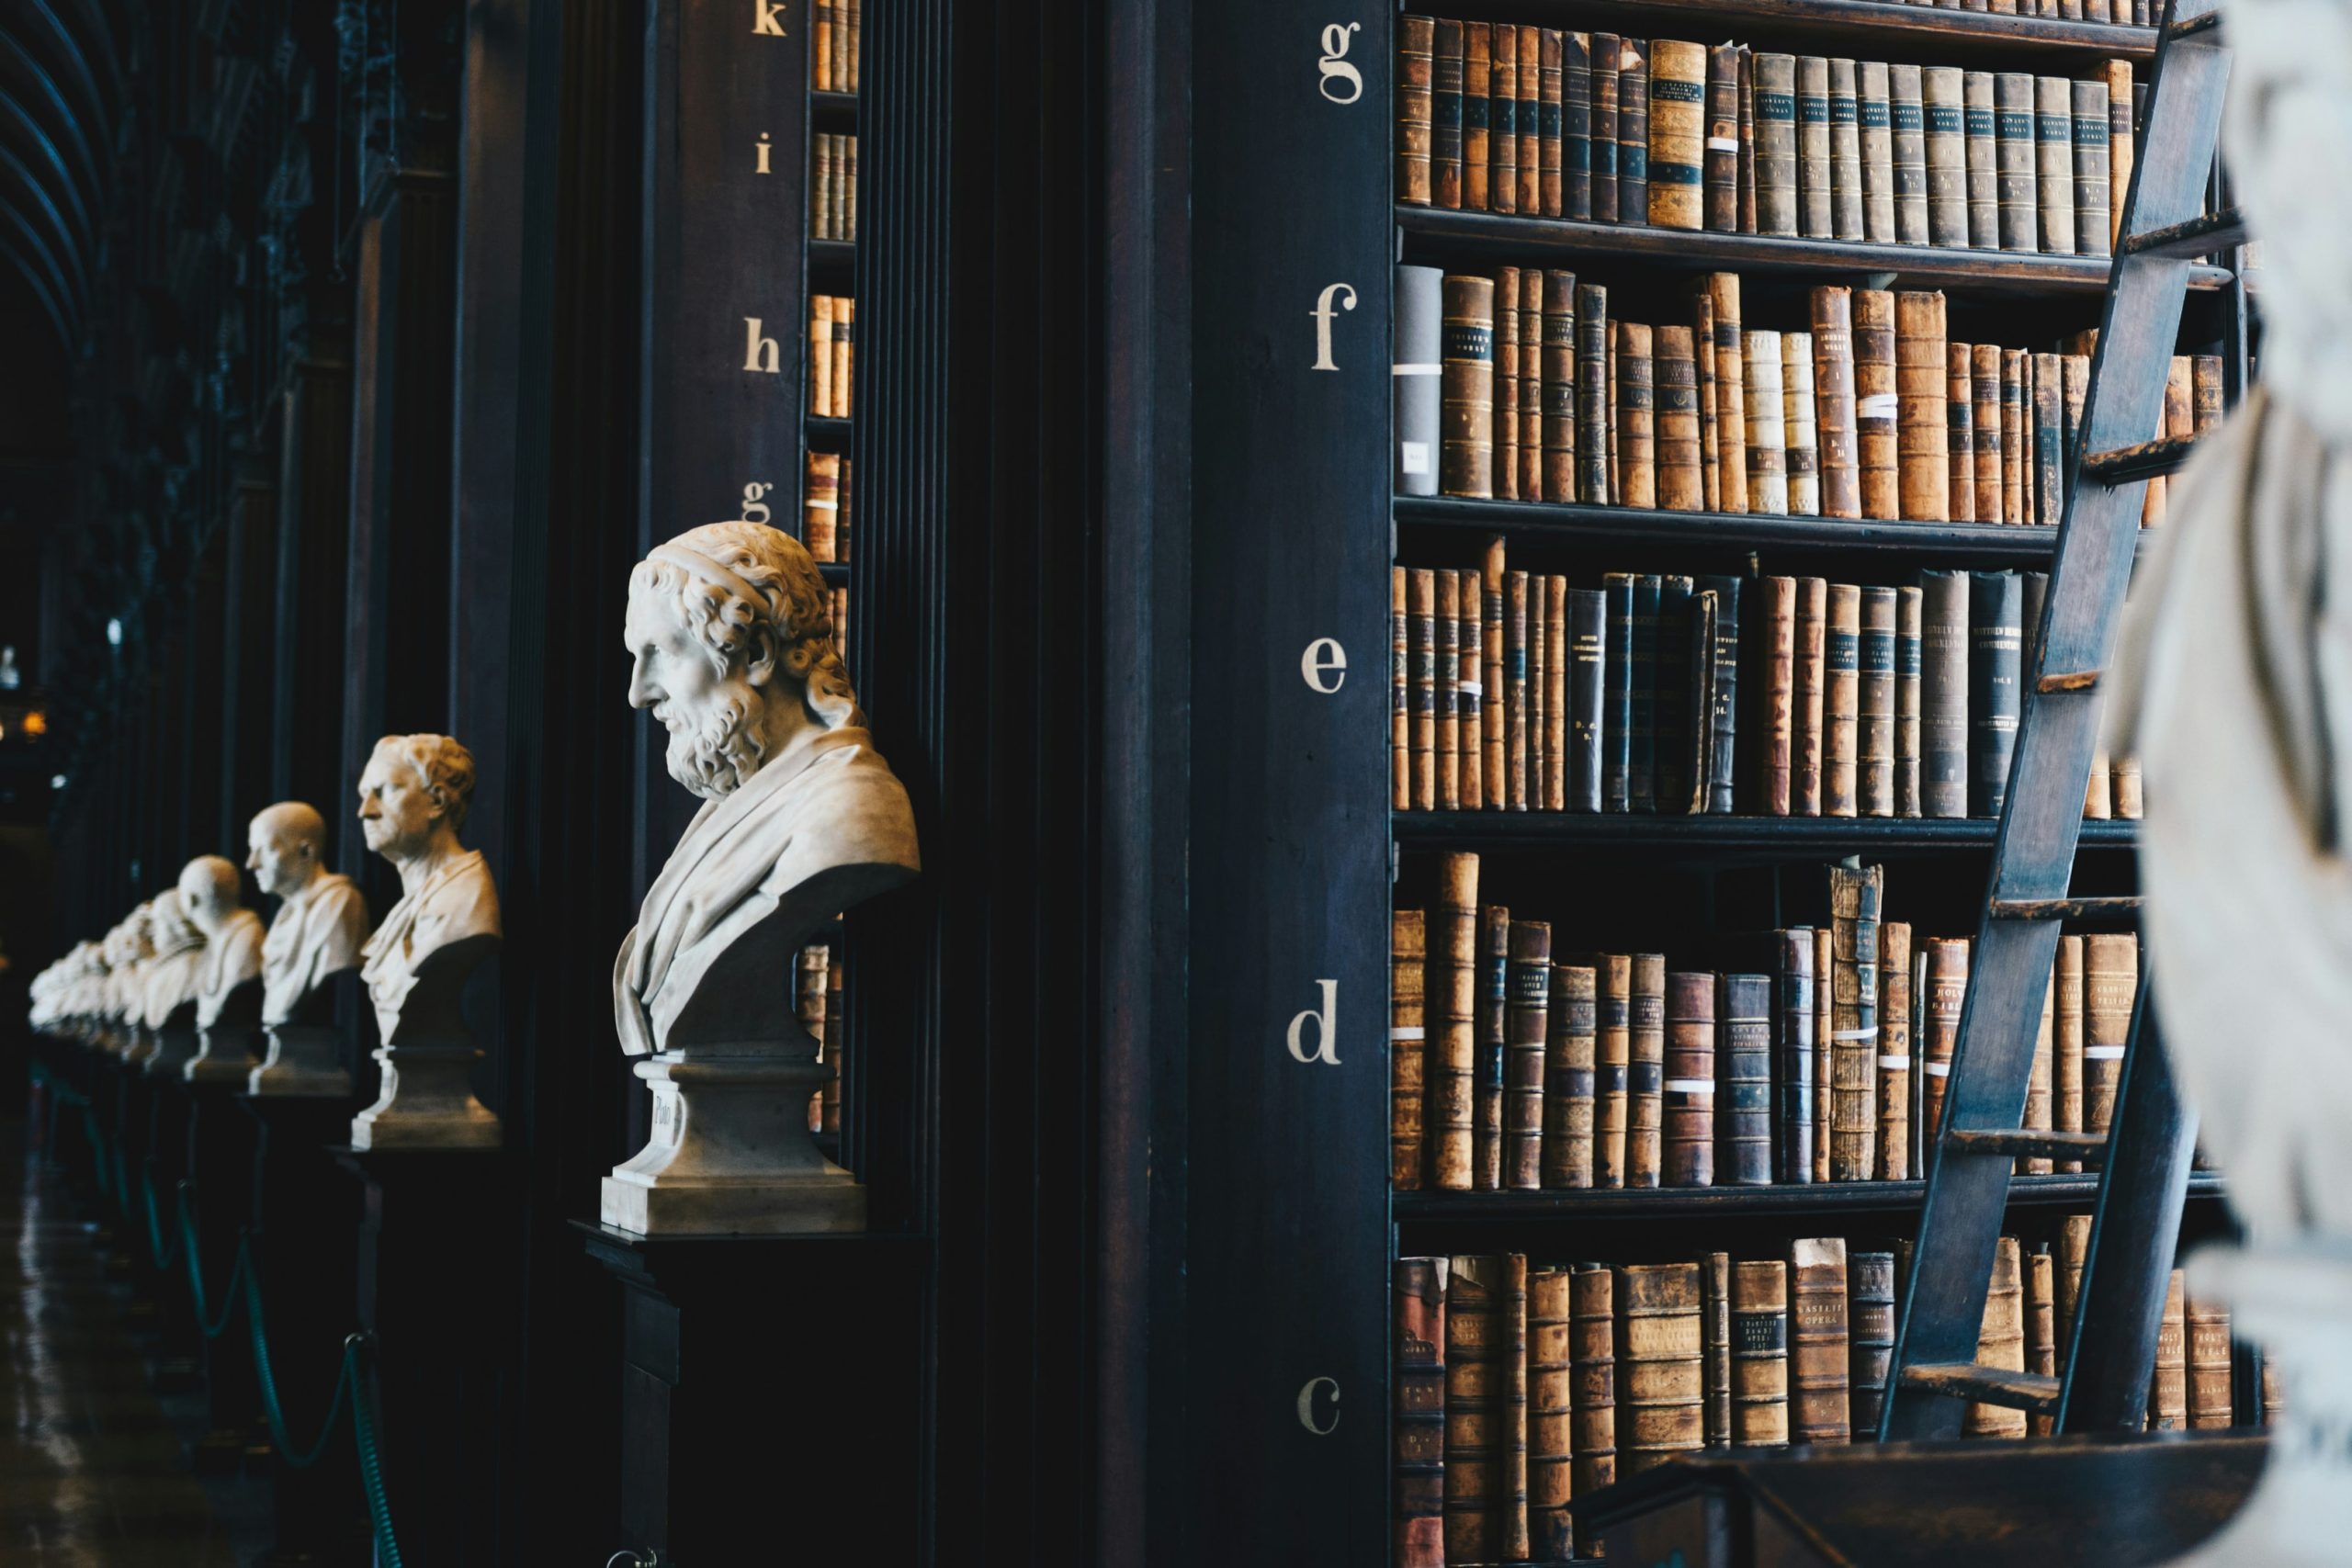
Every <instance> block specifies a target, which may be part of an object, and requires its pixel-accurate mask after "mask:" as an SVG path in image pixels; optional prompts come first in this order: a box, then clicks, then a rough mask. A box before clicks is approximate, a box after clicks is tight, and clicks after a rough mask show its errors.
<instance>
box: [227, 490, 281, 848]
mask: <svg viewBox="0 0 2352 1568" xmlns="http://www.w3.org/2000/svg"><path fill="white" fill-rule="evenodd" d="M225 588H226V595H225V598H224V601H223V607H222V615H221V618H222V623H223V625H222V627H221V644H220V700H221V711H220V734H221V747H220V829H219V830H218V831H217V832H216V833H215V834H214V840H215V843H216V848H215V850H214V852H215V853H217V854H223V855H227V856H228V857H229V858H230V859H231V860H232V861H235V862H236V863H238V864H240V865H243V863H244V860H245V828H246V824H248V823H249V822H251V821H252V820H253V815H254V812H256V811H258V810H260V809H261V808H262V807H265V806H267V805H269V804H270V803H272V802H273V801H275V800H277V799H278V798H279V797H278V796H277V795H272V794H270V793H269V786H270V776H269V775H270V750H271V748H270V730H271V720H272V716H273V714H272V705H273V702H274V696H275V691H276V685H277V660H278V655H279V646H280V645H279V643H278V640H277V615H276V614H275V611H276V608H277V606H276V603H275V601H276V598H277V486H276V485H275V484H273V483H272V482H271V480H270V479H269V477H268V475H267V474H266V473H265V472H264V471H262V470H261V469H260V468H256V467H253V466H247V467H245V468H243V469H242V470H241V471H240V472H239V474H238V475H237V482H236V491H235V493H234V495H233V497H232V501H231V503H230V513H229V538H228V562H227V575H226V580H225Z"/></svg>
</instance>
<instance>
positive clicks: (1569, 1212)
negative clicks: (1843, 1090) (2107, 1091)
mask: <svg viewBox="0 0 2352 1568" xmlns="http://www.w3.org/2000/svg"><path fill="white" fill-rule="evenodd" d="M1927 1190H1928V1184H1927V1183H1926V1182H1924V1181H1825V1182H1815V1183H1812V1184H1808V1185H1792V1186H1776V1187H1648V1188H1641V1189H1638V1190H1633V1189H1612V1190H1583V1191H1546V1192H1398V1193H1396V1194H1395V1195H1394V1196H1393V1197H1392V1199H1391V1208H1392V1213H1393V1214H1394V1217H1395V1219H1396V1220H1397V1223H1398V1224H1406V1225H1413V1226H1417V1227H1420V1228H1422V1229H1423V1230H1427V1229H1428V1228H1429V1227H1432V1226H1440V1225H1444V1224H1478V1225H1493V1224H1526V1225H1543V1224H1560V1223H1563V1222H1570V1223H1575V1224H1584V1223H1587V1222H1591V1221H1601V1222H1623V1221H1628V1220H1631V1221H1635V1222H1641V1221H1647V1220H1656V1219H1669V1218H1674V1219H1691V1218H1710V1217H1718V1216H1719V1217H1723V1218H1726V1219H1728V1218H1790V1219H1796V1218H1802V1217H1804V1216H1806V1215H1809V1214H1819V1213H1900V1212H1902V1211H1905V1210H1911V1209H1917V1207H1919V1204H1920V1201H1921V1200H1922V1199H1923V1198H1924V1197H1925V1195H1926V1193H1927ZM2188 1196H2189V1198H2190V1199H2191V1200H2192V1201H2195V1200H2205V1199H2218V1198H2220V1197H2222V1177H2221V1175H2220V1174H2219V1173H2217V1172H2214V1171H2207V1170H2200V1171H2198V1172H2196V1173H2195V1174H2193V1175H2192V1176H2190V1177H2189V1179H2188ZM2097 1197H2098V1177H2097V1176H2095V1175H2091V1174H2088V1173H2086V1174H2084V1175H2080V1176H2020V1177H2018V1178H2016V1179H2014V1180H2012V1181H2011V1182H2010V1183H2009V1201H2010V1203H2011V1204H2013V1205H2015V1204H2057V1203H2085V1202H2089V1201H2093V1200H2095V1199H2096V1198H2097Z"/></svg>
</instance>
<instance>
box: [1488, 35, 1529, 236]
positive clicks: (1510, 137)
mask: <svg viewBox="0 0 2352 1568" xmlns="http://www.w3.org/2000/svg"><path fill="white" fill-rule="evenodd" d="M1534 30H1535V29H1533V28H1515V27H1512V26H1511V25H1510V23H1508V22H1497V23H1496V24H1495V41H1494V62H1493V69H1492V70H1491V71H1489V72H1488V73H1487V211H1489V212H1517V211H1518V210H1519V35H1520V34H1521V32H1527V33H1532V32H1533V31H1534Z"/></svg>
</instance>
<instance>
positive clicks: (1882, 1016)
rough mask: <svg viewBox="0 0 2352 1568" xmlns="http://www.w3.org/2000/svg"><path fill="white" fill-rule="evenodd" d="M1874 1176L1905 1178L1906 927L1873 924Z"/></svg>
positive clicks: (1907, 1158)
mask: <svg viewBox="0 0 2352 1568" xmlns="http://www.w3.org/2000/svg"><path fill="white" fill-rule="evenodd" d="M1878 947H1879V965H1878V1164H1877V1173H1878V1179H1879V1180H1881V1181H1908V1180H1910V1179H1911V928H1910V926H1909V925H1907V924H1906V923H1905V922H1904V921H1901V920H1888V921H1885V922H1884V923H1883V924H1882V925H1881V926H1880V927H1879V930H1878Z"/></svg>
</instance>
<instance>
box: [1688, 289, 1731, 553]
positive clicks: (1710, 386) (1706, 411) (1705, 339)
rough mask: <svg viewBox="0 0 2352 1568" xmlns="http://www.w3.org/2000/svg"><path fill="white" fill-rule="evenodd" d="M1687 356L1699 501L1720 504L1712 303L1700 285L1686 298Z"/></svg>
mask: <svg viewBox="0 0 2352 1568" xmlns="http://www.w3.org/2000/svg"><path fill="white" fill-rule="evenodd" d="M1691 361H1692V363H1693V365H1694V366H1695V367H1697V370H1698V381H1699V500H1700V504H1702V506H1704V507H1705V508H1706V509H1707V510H1708V511H1710V512H1715V511H1719V510H1721V508H1722V506H1723V499H1724V492H1723V446H1722V443H1721V442H1720V441H1719V440H1718V438H1717V432H1716V430H1715V302H1714V300H1713V299H1711V298H1710V297H1709V296H1708V294H1707V291H1706V289H1705V288H1700V289H1698V290H1697V291H1696V292H1694V293H1693V294H1692V295H1691Z"/></svg>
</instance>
